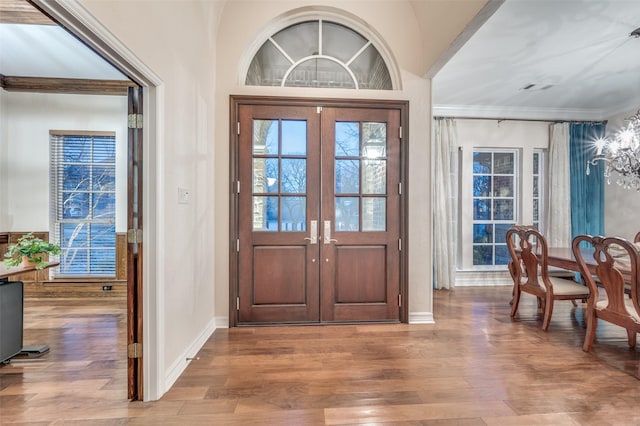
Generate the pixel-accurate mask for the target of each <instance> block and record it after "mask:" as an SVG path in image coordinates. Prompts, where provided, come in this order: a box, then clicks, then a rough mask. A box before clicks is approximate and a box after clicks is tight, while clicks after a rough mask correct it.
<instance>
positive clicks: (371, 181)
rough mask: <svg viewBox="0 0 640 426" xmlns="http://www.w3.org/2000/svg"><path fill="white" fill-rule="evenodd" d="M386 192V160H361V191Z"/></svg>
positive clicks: (369, 192) (370, 192) (366, 192)
mask: <svg viewBox="0 0 640 426" xmlns="http://www.w3.org/2000/svg"><path fill="white" fill-rule="evenodd" d="M386 192H387V161H386V160H363V164H362V193H363V194H386Z"/></svg>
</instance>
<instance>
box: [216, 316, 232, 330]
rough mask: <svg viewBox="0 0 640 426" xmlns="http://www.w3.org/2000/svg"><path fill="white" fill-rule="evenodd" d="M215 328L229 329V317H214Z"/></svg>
mask: <svg viewBox="0 0 640 426" xmlns="http://www.w3.org/2000/svg"><path fill="white" fill-rule="evenodd" d="M213 320H214V321H215V322H216V328H229V317H215V318H214V319H213Z"/></svg>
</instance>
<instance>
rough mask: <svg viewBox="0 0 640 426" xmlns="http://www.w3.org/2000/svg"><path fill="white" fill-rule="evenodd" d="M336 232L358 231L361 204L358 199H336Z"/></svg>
mask: <svg viewBox="0 0 640 426" xmlns="http://www.w3.org/2000/svg"><path fill="white" fill-rule="evenodd" d="M335 213H336V214H335V217H336V232H338V231H358V230H359V213H360V203H359V199H358V198H357V197H336V212H335Z"/></svg>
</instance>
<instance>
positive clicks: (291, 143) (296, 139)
mask: <svg viewBox="0 0 640 426" xmlns="http://www.w3.org/2000/svg"><path fill="white" fill-rule="evenodd" d="M306 154H307V122H306V121H302V120H295V121H294V120H282V155H306Z"/></svg>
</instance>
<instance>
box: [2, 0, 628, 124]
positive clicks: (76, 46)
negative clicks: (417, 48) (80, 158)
mask: <svg viewBox="0 0 640 426" xmlns="http://www.w3.org/2000/svg"><path fill="white" fill-rule="evenodd" d="M411 3H412V5H413V7H414V10H415V11H416V18H417V19H418V21H419V22H418V23H419V25H420V27H421V29H422V30H423V31H426V29H429V28H434V26H435V25H436V23H435V22H437V21H434V19H433V16H431V15H430V14H428V13H426V11H425V9H424V4H422V3H421V2H420V1H411ZM441 3H442V6H443V7H454V6H455V4H453V3H450V4H449V6H447V2H445V1H443V2H441ZM480 3H481V2H480ZM489 6H490V7H489V8H490V9H491V7H493V9H496V8H497V11H495V13H493V15H491V16H490V17H489V18H488V19H487V20H486V22H484V23H483V24H482V25H481V26H480V28H478V29H477V31H476V30H475V28H470V29H469V33H468V34H465V33H463V34H461V35H460V37H459V38H458V40H457V42H458V43H459V44H462V46H461V47H460V48H459V49H458V50H457V51H456V52H455V53H454V54H453V56H451V57H449V55H447V56H446V59H447V62H446V63H445V64H444V65H442V66H441V67H439V68H438V71H437V73H436V74H435V77H434V80H433V103H434V113H435V114H436V115H448V116H458V117H465V116H467V117H469V116H470V117H489V118H543V119H603V118H607V117H610V116H612V115H615V114H617V113H620V112H624V111H628V110H631V109H634V108H640V37H634V36H630V33H632V32H633V31H634V30H635V29H637V28H639V27H640V1H638V0H554V1H550V0H545V1H540V0H505V1H504V2H502V1H501V0H498V1H497V2H490V3H489ZM25 22H29V23H25ZM52 24H53V23H52V22H51V21H50V20H49V19H48V18H46V17H44V16H43V15H42V14H40V12H38V11H37V10H35V9H34V8H33V7H32V6H31V5H29V4H28V3H27V2H25V1H24V0H2V1H0V74H3V75H5V76H30V77H53V78H83V79H106V80H126V79H127V78H126V76H124V75H123V74H122V73H120V72H119V71H118V70H117V69H115V68H114V67H112V66H111V65H110V64H108V63H107V62H105V61H104V60H102V59H101V58H100V57H99V56H98V55H96V54H95V53H94V52H93V51H91V50H90V49H88V48H87V47H86V46H85V45H84V44H82V43H81V42H79V41H78V40H76V39H75V38H74V37H73V36H71V35H70V34H69V33H67V32H66V31H65V30H64V29H62V28H60V27H58V26H57V25H52ZM463 43H464V44H463ZM456 47H457V46H456Z"/></svg>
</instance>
